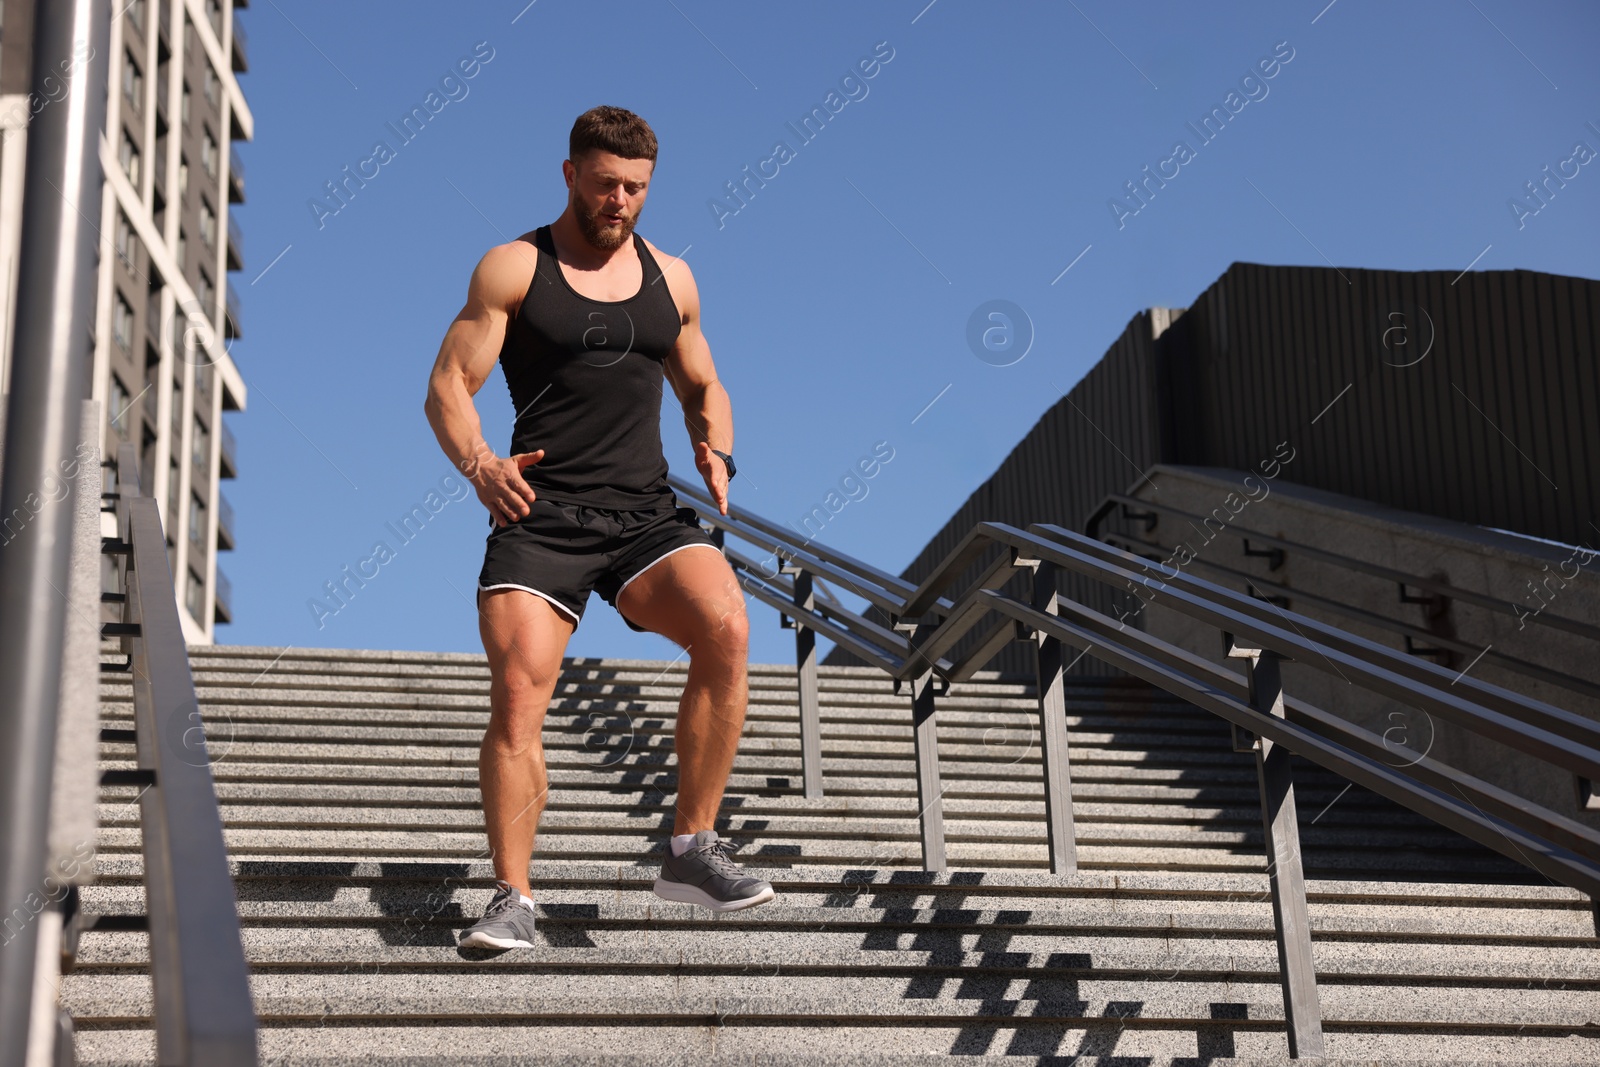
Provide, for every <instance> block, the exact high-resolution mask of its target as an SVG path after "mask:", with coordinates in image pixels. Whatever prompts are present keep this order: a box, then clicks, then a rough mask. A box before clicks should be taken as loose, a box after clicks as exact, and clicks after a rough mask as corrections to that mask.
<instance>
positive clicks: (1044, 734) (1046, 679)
mask: <svg viewBox="0 0 1600 1067" xmlns="http://www.w3.org/2000/svg"><path fill="white" fill-rule="evenodd" d="M1057 573H1058V572H1057V568H1056V565H1055V564H1053V563H1047V562H1042V561H1041V562H1039V563H1038V564H1037V565H1036V566H1035V567H1034V571H1033V607H1034V608H1035V609H1036V610H1038V611H1042V612H1044V613H1045V614H1046V615H1055V614H1056V613H1057V612H1056V588H1057V587H1056V576H1057ZM1034 640H1035V642H1036V643H1037V648H1038V687H1037V688H1038V693H1039V755H1040V759H1041V760H1042V762H1043V764H1044V815H1045V831H1046V836H1047V837H1048V839H1049V845H1050V870H1051V872H1052V873H1054V874H1077V873H1078V842H1077V834H1076V832H1075V830H1074V827H1073V822H1072V764H1071V758H1070V757H1069V756H1068V754H1067V696H1066V680H1065V677H1064V674H1065V671H1064V669H1063V662H1064V648H1063V646H1062V644H1061V641H1060V640H1059V639H1058V638H1055V637H1051V636H1050V635H1048V634H1045V633H1035V634H1034Z"/></svg>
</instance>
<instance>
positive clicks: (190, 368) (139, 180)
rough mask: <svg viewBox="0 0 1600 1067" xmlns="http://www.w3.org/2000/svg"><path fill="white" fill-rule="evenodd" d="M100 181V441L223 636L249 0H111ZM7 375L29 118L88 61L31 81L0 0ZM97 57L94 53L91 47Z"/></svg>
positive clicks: (26, 11)
mask: <svg viewBox="0 0 1600 1067" xmlns="http://www.w3.org/2000/svg"><path fill="white" fill-rule="evenodd" d="M110 6H111V11H112V15H113V23H112V26H111V34H110V51H111V54H110V56H109V83H108V97H107V102H106V127H105V131H104V137H103V138H102V140H101V143H100V157H101V162H102V165H103V167H104V170H105V185H104V187H103V190H102V194H101V201H100V203H99V205H97V206H96V207H97V208H98V210H95V209H94V208H91V207H90V206H89V205H84V214H85V217H87V218H90V219H93V220H96V222H97V226H98V229H99V235H100V257H99V263H98V267H97V270H98V277H97V290H96V291H97V300H96V314H95V319H94V322H93V330H94V346H93V352H94V365H93V370H92V378H91V380H92V383H93V385H92V389H93V397H94V398H95V399H97V400H99V401H100V404H101V410H102V411H104V412H105V425H104V427H103V428H102V438H101V446H102V449H103V454H105V455H108V456H109V455H114V454H115V453H116V450H117V449H118V448H119V447H120V446H121V445H122V444H124V443H129V444H132V445H133V446H134V447H135V448H136V449H137V450H138V455H139V475H140V482H141V484H142V485H143V486H144V487H145V490H146V492H147V493H149V494H150V495H152V496H154V497H155V499H156V500H157V502H158V504H159V506H160V508H161V516H162V525H163V527H164V528H165V530H166V532H167V547H168V556H169V559H170V561H171V565H172V574H173V581H174V585H175V591H176V594H177V600H178V605H179V607H180V609H181V610H180V613H179V614H180V617H181V618H182V620H183V625H184V629H185V632H186V636H187V637H188V639H189V640H190V641H191V642H194V643H209V642H210V641H212V640H213V638H214V634H215V627H216V625H217V624H218V623H226V622H229V621H231V619H232V608H231V604H230V596H229V586H228V581H227V578H226V576H225V575H224V574H223V572H222V570H221V569H220V568H219V567H218V565H217V554H218V552H220V551H225V550H228V549H231V548H232V547H233V545H234V523H233V514H232V509H231V508H230V507H229V505H228V501H227V498H226V497H225V496H223V493H222V489H221V482H222V480H223V479H227V478H233V477H236V475H237V464H236V458H235V446H234V441H233V436H232V434H231V433H230V432H229V429H228V426H227V425H226V423H225V422H224V415H225V413H227V412H232V411H242V410H243V409H244V407H245V403H246V399H247V397H246V389H245V385H244V380H243V378H242V377H241V376H240V373H239V369H238V367H237V366H236V365H235V363H234V361H233V357H232V354H231V351H230V350H231V347H232V344H233V342H234V340H236V339H237V338H238V337H239V336H240V326H239V301H238V297H237V293H236V291H235V289H234V285H233V283H232V282H231V281H230V280H229V273H230V272H232V271H238V270H240V269H242V267H243V258H242V250H241V247H240V246H241V236H240V232H239V228H238V226H237V224H236V223H235V222H234V220H233V212H232V208H233V206H234V205H236V204H240V203H242V202H243V201H244V171H243V168H242V167H241V166H240V163H239V157H238V154H237V152H235V151H234V149H233V147H232V144H233V142H235V141H240V140H249V139H250V138H251V136H252V130H253V121H252V118H251V115H250V110H249V107H248V106H247V105H246V103H245V99H244V94H243V92H242V91H241V89H240V87H239V82H238V75H239V74H241V73H243V72H244V71H245V70H247V69H248V58H247V52H246V40H245V37H244V33H243V30H242V27H241V26H239V24H238V21H237V18H236V13H237V9H239V8H243V7H246V6H247V3H246V0H131V2H130V0H113V3H112V4H111V5H110ZM0 19H3V21H0V135H3V138H4V142H3V144H0V278H3V281H4V284H0V303H3V305H4V308H3V312H0V323H3V324H4V325H3V327H0V381H7V380H9V375H10V366H11V363H12V361H13V360H14V359H18V358H22V355H21V354H19V353H16V352H14V351H13V350H12V347H11V336H10V329H11V321H12V309H13V304H14V302H15V299H16V293H17V278H16V274H17V271H16V263H17V254H18V251H19V246H20V241H21V224H22V218H23V215H24V212H25V210H26V207H25V205H24V204H23V203H22V182H23V160H24V158H25V157H24V153H25V151H26V147H27V132H28V123H29V122H30V121H31V119H32V117H33V116H34V115H35V114H37V113H38V112H39V110H41V109H42V108H44V107H48V106H50V105H51V104H52V103H53V102H55V101H56V100H58V99H60V98H61V97H62V96H64V95H65V94H67V93H70V92H72V91H73V90H74V78H75V76H76V74H77V73H78V72H79V71H80V70H81V69H82V68H83V64H84V63H85V62H86V61H87V60H88V59H89V58H90V57H87V56H66V57H62V59H61V60H60V62H59V63H58V64H57V66H58V67H59V69H58V70H55V71H52V74H53V75H55V77H56V83H55V84H56V88H54V89H52V90H51V91H50V94H49V95H48V96H46V97H43V98H41V97H40V96H38V95H37V94H34V93H31V92H30V86H31V84H32V78H31V73H32V72H31V66H32V58H33V57H32V55H31V53H32V33H31V30H32V5H31V4H27V3H17V2H15V0H13V2H12V3H8V4H5V5H4V7H3V8H0ZM94 58H99V57H94Z"/></svg>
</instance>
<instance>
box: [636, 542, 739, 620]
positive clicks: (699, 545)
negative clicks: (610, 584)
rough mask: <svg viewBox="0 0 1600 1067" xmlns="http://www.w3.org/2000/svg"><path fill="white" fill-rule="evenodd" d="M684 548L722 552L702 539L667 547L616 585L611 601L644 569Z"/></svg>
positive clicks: (719, 553)
mask: <svg viewBox="0 0 1600 1067" xmlns="http://www.w3.org/2000/svg"><path fill="white" fill-rule="evenodd" d="M686 548H713V549H716V551H717V554H718V555H721V554H722V549H720V548H717V546H716V545H712V544H707V543H706V542H704V541H695V542H693V543H692V544H687V545H679V546H678V547H677V548H669V549H667V550H666V551H665V552H663V553H661V555H659V556H657V557H656V558H655V559H653V560H651V561H650V562H649V563H646V564H645V565H644V566H643V567H640V568H639V570H638V573H636V574H635V575H634V576H633V578H629V579H628V580H627V581H625V582H623V583H622V584H621V585H619V586H617V595H616V596H615V597H614V598H613V602H615V601H617V600H621V599H622V591H623V590H624V589H626V588H628V586H630V585H632V584H633V581H634V578H638V577H639V575H640V574H643V573H644V572H645V571H647V570H649V569H650V568H651V567H654V566H655V565H656V564H657V563H660V562H661V561H662V560H664V559H666V558H667V557H668V556H670V555H672V554H673V553H674V552H682V551H683V550H684V549H686ZM619 610H620V609H619Z"/></svg>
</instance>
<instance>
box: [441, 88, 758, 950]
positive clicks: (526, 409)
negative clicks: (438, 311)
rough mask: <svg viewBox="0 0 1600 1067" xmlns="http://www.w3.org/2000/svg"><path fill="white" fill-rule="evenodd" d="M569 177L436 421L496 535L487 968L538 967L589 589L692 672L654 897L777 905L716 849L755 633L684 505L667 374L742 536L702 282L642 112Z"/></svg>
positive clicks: (452, 367)
mask: <svg viewBox="0 0 1600 1067" xmlns="http://www.w3.org/2000/svg"><path fill="white" fill-rule="evenodd" d="M569 155H570V158H569V159H567V160H565V161H564V162H563V163H562V165H561V169H562V173H563V174H564V175H565V177H566V183H567V207H566V210H565V211H563V212H562V214H561V217H560V218H558V219H556V221H555V222H553V223H551V224H550V225H548V226H544V227H540V228H539V229H538V230H534V231H530V232H529V233H526V234H524V235H522V236H521V237H519V238H518V239H517V240H515V241H512V242H510V243H508V244H503V245H499V246H497V247H495V248H492V249H490V250H489V251H488V253H486V254H485V255H484V257H483V258H482V260H480V261H479V263H478V265H477V267H476V269H474V271H473V273H472V280H471V282H470V284H469V285H468V288H467V301H466V306H465V307H463V308H462V310H461V313H460V314H459V315H457V316H456V318H455V321H454V322H452V323H451V325H450V328H449V330H448V331H447V332H446V334H445V338H444V343H443V345H441V346H440V349H439V356H438V360H437V361H436V362H435V364H434V367H433V372H432V375H431V376H430V378H429V381H428V399H427V404H426V405H425V410H426V411H427V414H428V421H429V423H430V424H431V425H432V427H433V430H434V434H435V435H436V436H437V437H438V439H439V444H440V446H441V447H442V448H443V449H444V452H445V454H446V455H447V456H449V457H450V459H451V461H452V462H454V463H456V464H457V465H458V466H459V467H460V469H461V470H462V471H463V472H464V473H465V474H466V475H467V476H468V477H469V478H470V479H471V481H472V484H473V486H474V487H475V488H476V490H477V493H478V499H479V500H480V501H482V502H483V505H484V506H485V507H486V508H488V510H489V515H490V520H491V527H492V528H491V529H490V531H489V534H488V540H487V544H486V546H485V551H484V561H483V569H482V570H481V572H480V573H479V577H478V606H479V631H480V634H481V636H482V638H483V647H484V651H485V652H486V653H487V654H488V659H489V671H490V675H491V684H490V690H489V694H490V697H489V699H490V717H489V728H488V730H487V732H486V733H485V734H484V738H483V744H482V747H481V749H480V751H479V758H478V771H479V780H480V787H481V789H482V793H483V810H484V822H485V825H486V829H487V831H488V837H489V845H490V849H491V852H492V854H493V857H494V870H495V877H496V883H497V890H496V892H495V895H494V897H493V898H492V899H491V901H490V903H489V906H488V909H487V911H486V913H485V915H484V917H483V919H482V920H481V921H479V922H478V923H477V924H476V925H474V926H473V927H472V928H471V929H470V930H469V931H468V932H467V933H466V935H465V936H464V937H463V939H462V942H461V943H462V944H463V945H470V946H475V947H482V948H528V947H531V946H532V945H533V930H534V921H533V920H534V912H533V900H532V897H531V895H530V889H529V885H528V864H529V861H530V858H531V856H532V854H533V846H534V836H535V832H536V830H537V827H538V822H539V816H540V814H541V813H542V812H543V811H544V807H545V798H546V796H547V793H548V779H547V776H546V771H545V760H544V750H543V746H542V744H541V742H540V729H541V727H542V726H543V723H544V716H545V711H546V709H547V707H548V706H549V702H550V698H551V695H552V694H553V692H554V690H555V685H556V681H557V679H558V677H559V676H560V672H561V657H562V653H563V652H564V651H565V649H566V645H567V639H568V638H569V637H571V635H572V632H573V630H574V629H576V627H577V625H578V620H579V619H580V618H581V617H582V615H583V610H584V605H585V602H586V601H587V599H588V596H589V592H590V590H591V589H598V590H599V592H600V595H601V596H602V597H603V598H604V599H605V600H606V601H607V602H608V603H610V604H611V605H612V606H613V607H614V608H616V610H617V611H618V612H619V613H620V614H621V615H622V617H623V620H624V621H625V622H626V623H627V624H628V625H629V626H630V627H631V628H633V629H635V630H641V631H644V630H648V631H653V632H655V633H659V634H662V635H664V636H666V637H667V638H669V639H671V640H672V641H674V642H675V643H677V644H678V645H680V646H682V647H683V648H684V649H686V650H687V651H688V653H689V676H688V680H687V682H686V683H685V685H684V690H683V696H682V699H681V701H680V702H679V705H678V719H677V726H676V729H675V732H674V737H673V747H674V751H675V753H676V755H677V759H678V801H677V805H676V811H675V814H674V816H673V837H672V841H671V843H670V846H669V847H668V849H667V855H666V857H665V859H664V861H663V863H662V869H661V875H660V877H659V878H657V880H656V883H655V892H656V893H657V894H658V895H660V896H662V897H665V898H667V899H668V900H676V901H685V902H689V903H694V904H699V905H702V906H704V907H707V908H711V909H713V910H716V911H732V910H736V909H739V908H746V907H751V906H753V905H756V904H762V903H765V902H766V901H769V900H771V899H773V895H774V894H773V890H772V886H771V885H770V884H768V883H767V882H764V881H761V880H760V879H757V878H754V877H750V876H747V875H746V874H745V873H744V872H743V871H742V870H741V869H740V868H739V867H738V865H737V864H735V863H734V862H733V861H732V860H731V859H729V857H728V855H727V852H726V848H727V845H726V842H724V841H723V840H721V839H720V838H718V836H717V833H716V831H715V830H714V829H713V828H712V827H713V825H714V822H715V819H716V813H717V808H718V806H719V805H720V804H721V802H722V793H723V789H724V788H725V787H726V785H727V780H728V774H729V772H730V771H731V769H732V767H733V757H734V752H735V750H736V748H737V747H738V742H739V734H740V732H741V730H742V729H743V726H744V716H745V701H746V697H747V679H746V673H745V668H746V657H747V653H748V623H747V620H746V618H745V611H744V599H743V597H742V595H741V593H740V590H739V586H738V583H737V582H736V581H735V579H734V576H733V571H732V568H730V567H729V566H728V563H727V561H726V560H725V559H724V558H723V557H722V553H721V552H720V551H719V550H717V547H716V545H715V544H713V543H712V541H711V539H710V537H708V536H707V535H706V533H705V531H703V530H702V529H701V528H700V525H699V522H698V520H697V518H696V516H695V513H694V511H693V509H690V508H680V507H678V506H677V498H676V495H675V494H674V493H673V492H672V490H671V487H670V486H668V484H667V481H666V476H667V463H666V459H665V457H664V456H663V453H662V448H661V427H660V413H661V389H662V377H663V374H664V375H665V377H666V380H668V381H670V382H671V383H672V388H673V391H674V392H675V393H676V394H677V396H678V399H679V401H680V402H681V404H682V406H683V413H684V423H685V425H686V427H687V429H688V431H689V438H690V440H691V442H692V443H693V445H694V450H695V465H696V466H697V467H698V468H699V471H700V474H701V476H702V477H703V478H704V479H705V483H706V488H707V490H708V491H709V493H710V495H711V497H712V499H713V500H715V501H716V504H717V507H718V508H719V509H720V510H721V511H722V513H723V514H727V510H728V480H729V479H730V478H732V477H733V474H734V464H733V457H732V455H731V454H730V453H731V451H732V449H733V411H732V407H731V405H730V403H729V400H728V394H727V392H726V391H725V390H724V389H723V388H722V386H721V385H720V384H719V383H718V381H717V374H716V368H715V367H714V366H713V364H712V362H711V350H710V348H709V347H708V345H707V344H706V339H705V337H704V335H703V334H702V333H701V331H700V297H699V292H698V290H697V289H696V287H695V282H694V276H693V275H692V274H691V273H690V271H689V267H688V265H687V264H686V263H683V262H681V261H680V260H677V259H675V258H674V257H672V256H669V255H665V254H664V253H662V252H661V251H660V250H659V249H657V248H656V247H655V246H654V245H652V244H650V243H649V242H648V241H646V240H644V239H643V238H642V237H640V236H639V235H637V234H635V233H634V232H633V230H634V225H635V224H636V223H637V222H638V219H639V213H640V211H642V210H643V208H644V201H645V196H646V194H647V192H648V189H649V185H650V179H651V177H652V175H653V174H654V172H655V159H656V138H655V134H654V133H653V132H652V131H651V129H650V127H649V125H648V124H646V123H645V121H644V120H643V119H641V118H639V117H638V116H637V115H635V114H633V113H632V112H630V111H626V110H623V109H622V108H616V107H597V108H593V109H592V110H590V111H587V112H585V113H584V114H582V115H580V116H579V117H578V120H577V122H576V123H574V124H573V127H572V133H571V137H570V140H569ZM497 360H498V361H499V363H500V365H501V367H502V369H503V370H504V371H505V376H506V383H507V385H508V386H509V387H510V390H511V400H512V403H513V405H514V406H515V409H516V413H517V417H516V424H515V427H514V429H513V433H512V441H511V448H510V453H511V454H510V455H509V456H497V455H495V454H494V451H493V450H492V449H491V448H490V447H489V446H488V444H487V443H485V442H484V440H483V436H482V432H481V429H480V424H479V421H478V414H477V411H476V409H475V408H474V407H473V401H472V397H473V395H474V394H476V393H477V391H478V389H479V387H481V386H482V385H483V383H484V381H485V380H486V379H487V378H488V376H489V372H490V371H491V370H492V369H493V368H494V365H495V362H496V361H497Z"/></svg>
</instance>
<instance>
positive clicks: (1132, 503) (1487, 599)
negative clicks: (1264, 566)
mask: <svg viewBox="0 0 1600 1067" xmlns="http://www.w3.org/2000/svg"><path fill="white" fill-rule="evenodd" d="M1119 507H1121V508H1123V509H1125V510H1126V509H1129V508H1137V509H1139V510H1140V511H1145V512H1153V513H1159V514H1165V515H1171V516H1172V517H1173V518H1175V519H1183V520H1185V521H1191V520H1192V521H1197V522H1198V521H1203V520H1204V519H1205V518H1207V516H1204V515H1197V514H1194V513H1193V512H1188V511H1184V510H1182V509H1180V508H1175V507H1172V506H1171V505H1169V504H1156V503H1152V502H1151V501H1148V500H1144V499H1142V498H1140V497H1136V496H1130V495H1128V494H1126V493H1111V494H1109V495H1108V496H1107V497H1106V498H1105V500H1104V501H1103V502H1102V503H1101V504H1100V506H1099V507H1098V508H1096V509H1095V511H1094V512H1093V513H1092V514H1091V515H1090V516H1089V518H1088V519H1087V520H1086V521H1085V522H1084V525H1083V530H1084V533H1085V534H1087V535H1088V536H1089V537H1092V538H1096V539H1101V537H1102V535H1101V534H1100V524H1101V523H1103V522H1104V521H1105V519H1106V517H1107V516H1108V515H1110V514H1111V512H1113V511H1115V510H1116V509H1117V508H1119ZM1224 532H1226V533H1230V534H1233V535H1235V536H1238V537H1244V538H1248V539H1249V540H1251V541H1252V542H1255V543H1258V544H1262V545H1267V546H1269V547H1272V548H1278V549H1282V550H1283V551H1285V552H1294V553H1296V554H1297V555H1301V556H1304V557H1305V558H1307V559H1314V560H1317V561H1318V562H1320V563H1329V564H1332V565H1334V566H1336V567H1341V568H1343V569H1345V570H1350V571H1355V572H1357V573H1359V574H1365V575H1368V576H1369V577H1373V578H1380V579H1383V580H1384V581H1389V582H1396V583H1399V584H1402V585H1408V586H1415V587H1416V588H1418V589H1424V590H1426V591H1428V592H1430V593H1433V594H1434V595H1436V596H1443V597H1448V598H1450V599H1451V600H1459V601H1461V602H1462V603H1464V604H1471V605H1473V606H1474V607H1480V608H1484V609H1486V610H1489V611H1493V612H1497V613H1499V614H1501V615H1511V616H1513V617H1516V609H1517V605H1516V604H1514V603H1512V602H1511V601H1509V600H1501V599H1500V598H1499V597H1493V596H1489V595H1487V594H1485V593H1479V592H1477V591H1475V590H1472V589H1463V588H1461V587H1460V586H1456V585H1451V584H1450V583H1449V582H1441V581H1439V580H1438V579H1436V578H1428V577H1425V576H1423V575H1419V574H1410V573H1408V572H1406V571H1401V570H1396V569H1395V568H1393V567H1385V566H1383V565H1382V564H1380V563H1371V562H1369V561H1367V560H1364V559H1356V558H1355V557H1353V556H1346V555H1343V554H1342V553H1338V552H1330V551H1328V550H1327V549H1324V548H1317V547H1315V546H1313V545H1308V544H1306V543H1304V542H1302V541H1291V540H1288V539H1286V538H1282V537H1274V536H1273V535H1271V534H1268V533H1264V532H1262V531H1260V530H1254V529H1250V528H1249V527H1246V526H1242V525H1240V524H1239V523H1237V522H1232V523H1229V524H1228V528H1227V530H1226V531H1224ZM1532 621H1534V622H1535V623H1537V624H1538V625H1540V626H1549V627H1551V628H1552V629H1557V630H1565V631H1567V632H1568V633H1572V634H1576V635H1578V636H1579V637H1587V638H1589V639H1591V640H1596V641H1600V627H1595V626H1591V625H1589V624H1588V623H1585V622H1580V621H1578V620H1577V619H1568V618H1565V617H1564V616H1561V615H1557V614H1555V613H1553V612H1540V613H1539V615H1538V616H1537V617H1535V618H1534V619H1533V620H1532Z"/></svg>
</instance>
